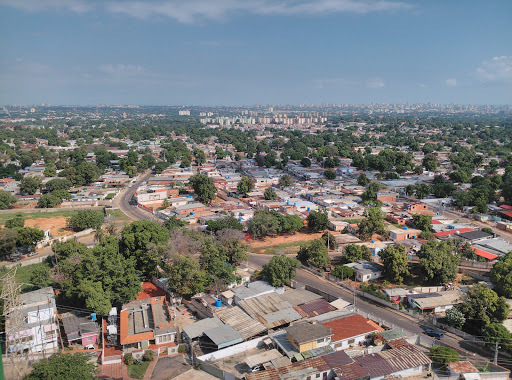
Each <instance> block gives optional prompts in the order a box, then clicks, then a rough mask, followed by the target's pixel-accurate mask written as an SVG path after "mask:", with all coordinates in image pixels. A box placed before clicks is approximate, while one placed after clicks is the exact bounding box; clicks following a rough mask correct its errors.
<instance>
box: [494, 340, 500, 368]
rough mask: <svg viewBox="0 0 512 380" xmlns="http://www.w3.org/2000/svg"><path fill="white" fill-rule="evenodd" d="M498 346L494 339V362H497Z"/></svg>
mask: <svg viewBox="0 0 512 380" xmlns="http://www.w3.org/2000/svg"><path fill="white" fill-rule="evenodd" d="M499 348H500V346H498V342H497V341H496V348H495V349H494V364H496V365H497V364H498V349H499Z"/></svg>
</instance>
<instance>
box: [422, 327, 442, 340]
mask: <svg viewBox="0 0 512 380" xmlns="http://www.w3.org/2000/svg"><path fill="white" fill-rule="evenodd" d="M425 334H427V335H428V336H431V337H433V338H437V339H441V338H442V337H443V335H444V334H443V333H442V332H441V331H437V330H432V329H425Z"/></svg>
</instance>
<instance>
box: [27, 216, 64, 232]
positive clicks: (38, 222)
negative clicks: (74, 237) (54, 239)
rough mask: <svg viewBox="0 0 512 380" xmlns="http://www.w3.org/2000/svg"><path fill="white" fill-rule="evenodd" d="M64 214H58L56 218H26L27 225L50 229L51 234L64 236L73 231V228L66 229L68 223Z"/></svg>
mask: <svg viewBox="0 0 512 380" xmlns="http://www.w3.org/2000/svg"><path fill="white" fill-rule="evenodd" d="M67 219H68V218H66V217H64V216H56V217H54V218H36V219H27V220H25V227H33V228H39V229H42V230H50V235H51V236H64V235H70V234H72V233H73V231H72V230H70V229H66V226H67V225H68V223H67Z"/></svg>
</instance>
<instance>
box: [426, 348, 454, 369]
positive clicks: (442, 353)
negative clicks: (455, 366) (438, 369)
mask: <svg viewBox="0 0 512 380" xmlns="http://www.w3.org/2000/svg"><path fill="white" fill-rule="evenodd" d="M430 357H431V359H432V361H433V362H434V363H437V364H444V365H446V364H448V363H455V362H458V361H459V353H458V352H457V351H456V350H454V349H453V348H450V347H442V346H433V347H430Z"/></svg>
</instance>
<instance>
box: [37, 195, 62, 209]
mask: <svg viewBox="0 0 512 380" xmlns="http://www.w3.org/2000/svg"><path fill="white" fill-rule="evenodd" d="M61 203H62V198H61V197H59V196H58V195H55V194H53V193H50V194H44V195H41V197H39V199H38V201H37V207H40V208H53V207H56V206H58V205H59V204H61Z"/></svg>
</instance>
